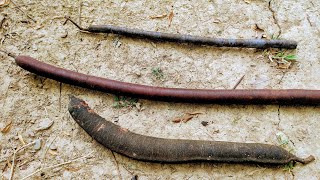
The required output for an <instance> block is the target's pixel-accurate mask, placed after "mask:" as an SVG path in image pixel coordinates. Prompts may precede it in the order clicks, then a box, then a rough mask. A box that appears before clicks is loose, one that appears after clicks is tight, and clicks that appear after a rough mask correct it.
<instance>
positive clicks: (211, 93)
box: [15, 56, 320, 105]
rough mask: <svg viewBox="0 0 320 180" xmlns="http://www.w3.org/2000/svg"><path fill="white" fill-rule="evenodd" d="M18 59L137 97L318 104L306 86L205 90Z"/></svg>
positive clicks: (30, 67)
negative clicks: (145, 82) (155, 84)
mask: <svg viewBox="0 0 320 180" xmlns="http://www.w3.org/2000/svg"><path fill="white" fill-rule="evenodd" d="M15 61H16V63H17V64H18V65H19V66H20V67H22V68H23V69H25V70H27V71H30V72H32V73H35V74H38V75H40V76H43V77H47V78H50V79H54V80H57V81H59V82H63V83H67V84H71V85H76V86H80V87H84V88H88V89H93V90H99V91H103V92H107V93H112V94H116V95H126V96H134V97H137V98H144V99H151V100H161V101H173V102H191V103H215V104H286V105H319V104H320V91H319V90H303V89H286V90H270V89H250V90H249V89H248V90H245V89H242V90H241V89H238V90H236V89H230V90H205V89H183V88H162V87H153V86H145V85H139V84H132V83H126V82H121V81H115V80H110V79H105V78H100V77H95V76H90V75H86V74H81V73H78V72H74V71H70V70H66V69H62V68H58V67H55V66H52V65H49V64H46V63H43V62H40V61H38V60H36V59H33V58H31V57H29V56H17V57H16V58H15Z"/></svg>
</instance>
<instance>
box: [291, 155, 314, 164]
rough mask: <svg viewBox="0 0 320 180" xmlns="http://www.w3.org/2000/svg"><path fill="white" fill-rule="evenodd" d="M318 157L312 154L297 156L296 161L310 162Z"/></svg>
mask: <svg viewBox="0 0 320 180" xmlns="http://www.w3.org/2000/svg"><path fill="white" fill-rule="evenodd" d="M315 159H316V158H315V157H314V156H312V155H310V156H308V157H307V158H297V159H296V161H297V162H300V163H302V164H309V163H311V162H312V161H314V160H315Z"/></svg>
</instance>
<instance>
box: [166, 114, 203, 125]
mask: <svg viewBox="0 0 320 180" xmlns="http://www.w3.org/2000/svg"><path fill="white" fill-rule="evenodd" d="M199 114H204V113H203V112H192V113H185V115H183V116H181V117H177V118H174V119H173V120H172V122H174V123H180V122H184V123H186V122H188V121H190V120H191V119H192V118H194V117H196V116H197V115H199Z"/></svg>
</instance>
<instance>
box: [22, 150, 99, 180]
mask: <svg viewBox="0 0 320 180" xmlns="http://www.w3.org/2000/svg"><path fill="white" fill-rule="evenodd" d="M92 153H93V152H90V153H89V154H87V155H85V156H82V157H79V158H77V159H73V160H70V161H67V162H63V163H60V164H56V165H52V166H48V167H44V168H40V169H38V170H36V171H34V172H33V173H31V174H29V175H27V176H26V177H24V178H22V179H21V180H24V179H28V178H29V177H31V176H33V175H35V174H37V173H38V172H41V171H44V170H47V169H53V168H56V167H59V166H63V165H66V164H70V163H73V162H76V161H79V160H81V159H85V158H87V157H88V156H90V155H91V154H92Z"/></svg>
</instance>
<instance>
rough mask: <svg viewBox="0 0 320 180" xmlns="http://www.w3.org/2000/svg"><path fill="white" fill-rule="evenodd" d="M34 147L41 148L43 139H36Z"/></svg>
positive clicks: (35, 148)
mask: <svg viewBox="0 0 320 180" xmlns="http://www.w3.org/2000/svg"><path fill="white" fill-rule="evenodd" d="M33 149H34V150H36V151H38V150H40V149H41V139H37V140H35V143H34V145H33Z"/></svg>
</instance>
